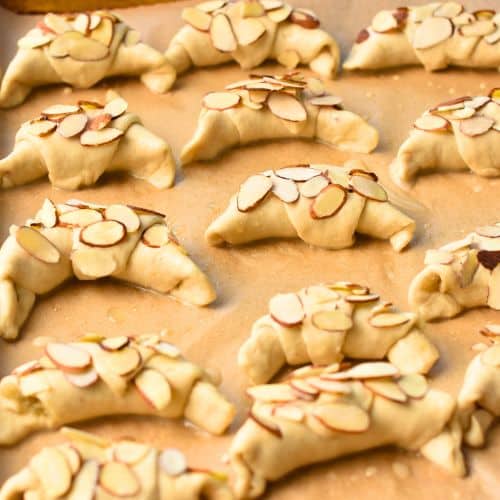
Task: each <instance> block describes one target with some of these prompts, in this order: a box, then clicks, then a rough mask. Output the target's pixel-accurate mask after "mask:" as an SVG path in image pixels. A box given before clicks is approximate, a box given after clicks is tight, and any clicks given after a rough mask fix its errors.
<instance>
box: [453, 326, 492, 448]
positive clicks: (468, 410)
mask: <svg viewBox="0 0 500 500" xmlns="http://www.w3.org/2000/svg"><path fill="white" fill-rule="evenodd" d="M481 333H483V335H485V336H486V337H488V338H489V339H490V340H491V342H492V343H493V345H491V346H489V347H488V348H487V349H486V350H484V351H482V352H481V353H479V354H477V355H476V356H475V357H474V359H473V360H472V361H471V362H470V364H469V366H468V368H467V371H466V372H465V377H464V383H463V385H462V388H461V389H460V392H459V394H458V411H459V414H460V417H461V420H462V425H463V427H464V430H465V432H464V439H465V442H466V443H467V444H468V445H469V446H473V447H480V446H483V445H484V443H485V440H486V433H487V432H488V429H489V428H490V426H491V425H492V424H493V422H494V421H495V419H496V418H498V417H500V324H490V325H486V326H485V327H484V328H483V329H482V330H481Z"/></svg>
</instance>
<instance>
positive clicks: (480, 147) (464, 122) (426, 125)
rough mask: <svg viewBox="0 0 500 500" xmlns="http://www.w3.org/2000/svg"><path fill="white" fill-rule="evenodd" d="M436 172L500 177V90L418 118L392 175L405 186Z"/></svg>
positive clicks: (444, 105)
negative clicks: (439, 170)
mask: <svg viewBox="0 0 500 500" xmlns="http://www.w3.org/2000/svg"><path fill="white" fill-rule="evenodd" d="M435 169H444V170H451V171H456V170H467V169H470V170H472V171H473V172H474V173H476V174H478V175H482V176H484V177H495V176H499V175H500V89H493V90H492V91H491V92H490V94H489V96H475V97H468V96H465V97H459V98H457V99H453V100H452V101H448V102H444V103H442V104H439V105H438V106H436V107H434V108H431V109H430V110H428V111H426V112H425V113H424V114H423V115H422V116H421V117H420V118H417V120H416V121H415V123H414V125H413V130H412V131H411V132H410V136H409V137H408V139H406V141H405V142H404V143H403V144H402V145H401V147H400V148H399V151H398V155H397V158H396V160H395V162H394V163H393V165H392V166H391V173H392V175H393V177H394V180H395V181H396V182H397V183H398V184H403V185H405V184H407V183H410V182H411V181H413V180H414V179H415V177H416V176H417V175H419V174H420V173H425V172H428V171H430V170H435Z"/></svg>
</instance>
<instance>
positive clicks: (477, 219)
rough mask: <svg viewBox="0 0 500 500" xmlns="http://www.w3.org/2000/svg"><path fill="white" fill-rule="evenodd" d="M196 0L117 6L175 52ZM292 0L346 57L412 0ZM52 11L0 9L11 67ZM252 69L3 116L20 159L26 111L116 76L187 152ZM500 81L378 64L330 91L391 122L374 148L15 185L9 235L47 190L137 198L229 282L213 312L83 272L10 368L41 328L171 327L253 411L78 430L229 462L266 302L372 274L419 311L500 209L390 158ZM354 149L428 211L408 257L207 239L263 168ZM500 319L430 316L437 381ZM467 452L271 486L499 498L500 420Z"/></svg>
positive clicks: (34, 321)
mask: <svg viewBox="0 0 500 500" xmlns="http://www.w3.org/2000/svg"><path fill="white" fill-rule="evenodd" d="M194 3H195V2H178V3H175V4H170V5H156V6H149V7H141V8H133V9H127V10H122V11H118V12H119V13H120V14H121V15H123V17H124V18H125V20H126V21H128V22H130V24H132V25H133V26H135V27H136V28H137V29H139V30H140V31H142V33H143V38H144V40H145V41H146V42H148V43H150V44H152V45H153V46H155V47H157V48H159V49H163V48H166V46H167V43H168V41H169V39H170V38H171V37H172V35H173V34H174V33H175V31H176V30H177V29H178V28H179V27H180V26H181V24H182V23H181V20H180V12H181V10H182V8H183V7H185V6H186V5H190V4H194ZM291 3H294V4H295V5H297V6H302V7H310V8H312V9H314V10H316V12H317V13H318V14H319V16H320V18H321V20H322V24H323V27H324V28H325V29H327V30H328V31H329V32H331V33H333V34H334V36H335V37H336V39H337V40H338V42H339V43H340V45H341V47H342V51H343V55H344V57H345V55H346V52H347V50H348V49H349V47H350V45H351V43H352V41H353V40H354V38H355V36H356V34H357V32H358V31H359V30H360V29H361V28H362V27H364V26H365V25H367V24H369V22H370V20H371V18H372V16H373V15H374V14H375V13H376V12H377V10H379V9H380V8H382V7H384V8H389V7H396V6H399V5H400V1H399V0H376V1H375V0H364V1H363V0H323V1H321V0H302V1H292V2H291ZM415 3H424V2H415ZM495 6H496V7H499V4H498V0H496V1H495V0H484V1H482V2H481V5H479V2H473V1H469V2H468V5H467V7H469V8H472V9H477V8H480V7H484V8H487V7H490V8H493V7H495ZM38 18H39V17H38V16H26V17H22V16H18V15H15V14H11V13H10V12H7V11H5V10H0V33H1V35H0V37H1V38H3V40H2V42H3V43H2V50H1V51H0V65H1V67H2V68H5V67H6V65H7V63H8V61H9V60H10V59H11V57H12V56H13V54H14V51H15V43H16V40H17V39H18V38H19V37H20V36H21V35H22V34H23V33H24V32H26V31H27V30H28V29H29V28H30V27H31V26H32V25H33V24H34V23H35V22H36V20H37V19H38ZM272 70H278V71H281V69H280V68H279V67H278V66H274V65H267V66H266V71H272ZM243 77H244V73H243V72H242V71H241V70H240V69H239V67H238V66H236V65H226V66H223V67H220V68H212V69H204V70H203V69H202V70H195V71H192V72H190V73H189V74H187V75H185V76H183V77H181V78H180V79H179V81H178V83H177V84H176V86H175V88H174V89H173V90H172V91H171V92H170V93H168V94H166V95H163V96H157V95H153V94H151V93H150V92H148V90H147V89H146V88H145V87H143V86H142V85H141V84H140V83H139V82H138V81H134V80H114V81H112V82H107V83H105V84H102V85H99V86H98V87H96V88H93V89H90V90H86V91H70V89H68V88H65V87H63V86H60V87H52V88H47V89H43V90H39V91H36V92H35V93H33V94H32V95H31V96H30V97H29V99H28V101H27V102H25V103H24V104H23V105H22V106H20V107H18V108H15V109H13V110H8V111H2V112H0V124H1V132H0V153H1V154H2V155H6V154H7V153H8V152H9V151H10V150H11V147H12V144H13V140H14V134H15V132H16V130H17V128H18V127H19V125H20V124H21V123H22V122H23V121H25V120H27V119H30V118H32V117H34V116H35V115H37V114H38V112H39V111H40V110H41V109H43V108H44V107H46V106H48V105H49V104H53V103H56V102H68V103H69V102H73V101H75V100H77V99H81V98H94V99H103V98H104V93H105V89H106V88H109V87H113V88H115V89H117V90H118V91H119V92H120V93H122V94H123V96H124V97H125V98H126V99H127V100H128V101H129V109H130V110H131V111H136V112H138V113H139V114H140V116H141V117H142V119H143V121H144V124H145V125H146V126H148V127H149V128H151V130H153V131H155V132H156V133H158V134H159V135H161V136H162V137H164V138H165V139H166V140H167V141H168V142H169V143H170V144H171V146H172V147H173V150H174V152H175V154H176V155H177V156H178V155H179V153H180V150H181V147H182V146H183V144H185V143H186V142H187V140H188V139H189V138H190V136H191V134H192V133H193V131H194V129H195V126H196V122H197V117H198V113H199V110H200V100H201V98H202V96H203V95H204V94H205V93H206V92H208V91H211V90H217V89H221V88H222V87H223V86H224V85H226V84H227V83H229V82H232V81H236V80H239V79H241V78H243ZM495 86H500V82H499V77H498V72H496V71H481V72H473V71H460V70H449V71H446V72H441V73H435V74H428V73H426V72H424V70H423V69H422V68H410V69H400V70H394V71H388V72H384V73H379V74H375V73H373V74H371V73H368V74H359V73H355V74H350V73H344V74H342V75H341V77H340V78H339V79H338V80H336V81H334V82H330V83H329V84H328V87H329V89H330V90H331V91H332V92H333V93H335V94H338V95H340V96H342V97H343V98H344V102H345V107H346V109H349V110H352V111H354V112H357V113H359V114H361V115H362V116H365V117H366V118H367V119H368V120H369V121H370V123H372V124H373V125H375V126H376V127H377V129H378V130H379V132H380V137H381V142H380V145H379V147H378V149H377V150H376V152H375V153H373V154H371V155H354V154H345V153H341V152H339V151H336V150H333V149H330V148H328V147H327V146H324V145H321V144H316V143H308V142H303V141H286V142H277V143H269V144H260V145H254V146H249V147H245V148H241V149H235V150H233V151H231V152H229V153H227V154H225V155H224V156H223V157H221V158H220V159H218V160H217V161H214V162H211V163H196V164H193V165H192V166H189V167H187V168H185V170H184V172H183V173H182V174H179V176H178V179H177V184H176V186H175V187H174V188H173V189H170V190H166V191H158V190H155V189H154V188H153V187H151V186H150V185H148V184H146V183H145V182H142V181H139V180H134V179H132V178H130V177H117V176H112V177H110V176H107V177H105V178H104V179H103V180H102V181H101V182H99V184H98V185H97V186H95V187H92V188H90V189H85V190H83V191H80V192H78V193H74V192H69V193H68V192H64V191H60V190H56V189H53V188H51V186H50V184H49V183H48V181H46V180H43V181H40V182H37V183H34V184H31V185H28V186H23V187H20V188H17V189H12V190H8V191H2V192H0V239H1V241H3V240H4V239H5V237H6V236H7V234H8V227H9V225H10V224H12V223H17V224H20V223H23V221H24V220H25V219H26V218H28V217H30V216H32V215H33V214H34V213H35V212H36V210H37V209H38V207H39V206H40V204H41V203H42V201H43V199H44V198H45V197H50V198H51V199H53V200H54V201H56V202H62V201H64V200H66V199H68V198H71V197H79V198H81V199H83V200H88V201H96V202H102V203H115V202H124V203H132V204H135V205H142V206H146V207H150V208H154V209H155V210H159V211H162V212H165V213H166V214H168V216H169V217H170V219H171V221H172V222H173V225H174V228H175V229H176V231H177V235H178V236H179V238H180V240H181V242H182V243H183V244H184V245H185V246H186V247H187V249H188V250H189V252H190V253H191V255H192V257H193V258H194V260H195V261H196V262H197V263H199V264H200V266H201V267H202V268H203V269H204V270H206V271H207V272H208V274H209V276H210V277H211V279H212V280H213V281H214V283H215V285H216V288H217V291H218V294H219V298H218V300H217V302H216V303H215V304H214V305H213V306H211V307H208V308H203V309H199V308H195V307H188V306H185V305H182V304H179V303H177V302H175V301H173V300H171V299H169V298H167V297H163V296H160V295H154V294H149V293H144V292H142V291H139V290H135V289H133V288H130V287H127V286H123V285H121V284H116V283H112V282H105V281H100V282H94V283H78V282H72V283H70V284H68V285H67V286H65V287H64V288H62V289H61V290H58V291H57V292H56V293H54V294H51V295H49V296H47V297H44V298H42V299H41V300H38V302H37V305H36V306H35V308H34V311H33V313H32V314H31V317H30V319H29V321H28V322H27V323H26V325H25V327H24V328H23V331H22V337H21V338H20V340H18V341H17V342H15V343H10V344H8V343H5V342H1V346H0V375H6V374H7V373H9V372H10V370H11V369H12V368H14V367H15V366H16V365H18V364H20V363H21V362H23V361H26V360H28V359H31V358H32V357H35V356H37V355H38V354H39V352H40V349H39V348H37V347H35V346H34V345H33V340H34V339H35V338H36V337H38V336H52V337H55V338H57V339H64V340H69V339H73V338H75V337H77V336H79V335H81V334H82V333H84V332H88V331H96V332H100V333H103V334H106V335H114V334H134V333H138V334H140V333H145V332H155V331H159V330H161V329H164V328H166V329H168V331H169V336H170V339H171V340H172V341H173V342H175V343H176V344H177V345H179V347H181V348H182V350H183V352H184V353H185V355H186V356H187V357H188V358H189V359H192V360H193V361H196V362H199V363H201V364H202V365H203V366H205V367H206V368H208V369H211V370H215V371H217V370H220V371H221V372H222V375H223V379H224V382H223V384H222V390H223V392H224V393H225V394H226V395H227V396H228V397H229V398H230V399H231V400H232V401H233V402H234V403H235V404H236V405H237V407H238V410H239V411H238V417H237V419H236V422H235V423H234V425H233V427H232V428H231V432H230V433H229V434H228V435H226V436H224V437H220V438H216V437H211V436H208V435H206V434H204V433H202V432H200V431H198V430H194V429H193V428H190V427H188V426H186V425H184V424H183V423H181V422H167V421H160V420H157V419H152V418H133V417H131V418H108V419H101V420H99V421H93V422H89V423H84V424H80V425H79V426H78V427H80V428H82V429H85V430H88V431H92V432H96V433H99V434H102V435H104V436H108V437H120V436H126V435H133V436H135V437H136V438H139V439H142V440H144V441H148V442H151V443H154V444H155V445H157V446H159V447H162V446H178V447H180V448H182V449H183V450H184V451H185V452H186V453H187V454H188V456H189V457H190V459H191V463H192V465H195V466H200V467H203V466H206V467H211V468H223V467H224V465H223V464H221V461H220V460H221V457H222V456H223V454H224V453H225V451H226V449H227V447H228V445H229V443H230V440H231V438H232V435H233V434H234V432H235V430H236V429H237V428H238V426H239V425H240V424H241V422H242V420H243V419H244V417H245V414H246V411H247V409H248V400H247V399H246V398H245V396H244V389H245V387H246V382H247V381H246V379H245V377H244V376H243V375H242V374H241V373H240V372H239V370H238V368H237V365H236V353H237V350H238V348H239V346H240V345H241V343H242V342H243V341H244V339H245V338H246V337H247V336H248V334H249V332H250V328H251V325H252V323H253V321H255V320H256V319H257V318H258V317H259V316H260V315H262V314H264V313H265V312H266V310H267V302H268V300H269V298H270V297H271V296H272V295H274V294H275V293H278V292H281V291H293V290H297V289H299V288H301V287H303V286H307V285H310V284H314V283H318V282H321V281H325V280H352V281H355V282H359V283H363V284H366V285H368V286H370V287H371V288H372V289H373V290H374V291H376V292H378V293H380V294H381V295H382V297H384V298H385V299H386V300H390V301H393V302H394V303H395V304H397V305H398V306H400V307H401V308H403V309H404V308H406V307H407V289H408V285H409V283H410V281H411V279H412V278H413V276H414V275H415V274H416V273H417V272H418V271H419V270H420V269H421V268H422V265H423V257H424V253H425V250H426V249H428V248H434V247H436V246H438V245H441V244H444V243H446V242H448V241H452V240H455V239H459V238H461V237H462V236H463V235H464V234H465V233H467V232H469V231H471V230H472V229H473V228H475V227H476V226H478V225H484V224H487V223H492V222H496V221H497V220H500V217H499V212H500V210H499V206H500V203H499V197H498V193H499V188H500V179H484V178H480V177H477V176H474V175H473V174H470V173H457V174H447V175H445V174H436V175H431V176H427V177H421V178H420V179H419V181H418V183H417V185H416V187H415V188H414V189H413V190H412V191H411V192H410V193H409V194H404V193H403V192H401V191H398V190H397V188H396V187H395V186H394V185H392V184H391V183H390V180H389V178H388V168H387V167H388V164H389V162H390V161H391V160H392V159H393V157H394V155H395V153H396V151H397V148H398V146H399V145H400V143H401V142H402V141H403V140H404V139H405V138H406V136H407V133H408V130H409V127H410V125H411V124H412V122H413V120H414V119H415V118H416V117H417V116H419V115H420V114H421V112H422V111H423V110H424V109H426V108H428V107H430V106H431V105H434V104H436V103H438V102H441V101H444V100H447V99H450V98H453V97H457V96H460V95H464V94H470V95H474V94H479V93H482V92H483V93H484V92H487V91H488V90H489V89H490V88H492V87H495ZM351 158H360V159H362V160H365V161H366V162H367V165H368V166H369V167H370V168H371V169H373V170H374V171H375V172H377V174H378V175H379V176H380V177H381V179H382V182H385V183H386V185H387V186H388V187H390V189H391V191H392V192H393V193H395V194H396V195H397V196H398V198H399V197H401V196H403V197H404V201H405V204H406V205H407V207H408V210H407V211H408V213H409V214H411V215H412V216H414V217H415V218H416V220H417V222H418V234H417V237H416V239H415V241H414V242H413V244H412V245H411V247H410V248H409V249H408V250H407V251H405V252H403V253H402V254H396V253H395V252H394V251H393V250H392V249H391V247H390V245H389V243H388V242H377V241H373V240H360V241H359V243H358V244H357V245H356V246H355V247H353V248H351V249H346V250H341V251H335V252H332V251H327V250H321V249H318V248H312V247H308V246H306V245H305V244H304V243H301V242H299V241H293V242H292V241H290V242H287V241H281V242H278V241H272V242H265V243H259V244H254V245H250V246H247V247H240V248H229V249H227V248H212V247H209V246H208V245H207V244H206V243H205V241H204V238H203V233H204V231H205V229H206V227H207V226H208V224H209V223H210V222H211V221H212V220H213V219H214V218H215V217H216V216H217V215H218V214H219V213H221V212H222V210H223V209H224V208H225V206H226V204H227V202H228V200H229V197H230V196H231V195H232V194H233V193H234V192H235V191H236V190H237V188H238V186H239V185H240V183H241V182H242V181H243V180H244V179H245V178H246V177H248V176H249V175H251V174H252V173H256V172H259V171H262V170H265V169H267V168H271V167H278V166H280V165H287V164H295V163H306V162H311V163H313V162H321V163H326V162H328V163H342V162H343V161H345V160H347V159H351ZM499 316H500V313H499V312H495V311H492V310H487V309H481V310H475V311H471V312H468V313H467V314H465V315H463V316H461V317H459V318H456V319H453V320H449V321H445V322H441V323H434V324H430V325H428V327H427V333H428V335H429V336H430V338H431V339H432V340H433V341H434V342H435V343H436V344H437V345H438V347H439V349H440V351H441V360H440V362H439V364H438V365H437V367H436V368H435V369H434V370H433V376H434V380H435V382H434V383H435V386H436V387H440V388H444V389H447V390H449V391H451V392H452V393H454V394H455V393H456V392H457V390H458V388H459V386H460V383H461V381H462V378H463V373H464V370H465V367H466V366H467V363H468V362H469V360H470V359H471V358H472V357H473V356H474V354H475V352H474V351H473V350H471V346H472V345H473V344H475V343H476V342H480V341H481V337H480V336H479V334H478V331H479V329H480V327H481V326H483V325H484V324H485V323H486V322H493V321H497V322H498V321H499V320H500V318H499ZM399 425H404V422H402V423H400V424H399ZM58 439H59V437H58V436H57V433H49V432H47V433H39V434H37V435H35V436H33V437H32V438H30V439H27V440H26V441H24V442H23V443H22V444H20V445H17V446H15V447H12V448H10V449H2V450H0V482H3V481H4V480H5V479H6V478H7V477H8V476H9V475H10V474H12V473H13V472H15V471H16V470H18V469H19V468H20V467H21V466H22V465H24V464H25V462H26V461H27V460H28V459H29V457H30V456H31V455H32V454H33V453H34V452H35V451H36V450H38V449H40V447H42V446H43V445H46V444H48V443H51V442H54V441H56V440H58ZM467 459H468V462H469V465H470V475H469V476H468V477H467V478H466V479H456V478H452V477H450V476H448V475H447V474H446V473H445V472H443V471H441V470H440V469H439V468H438V467H437V466H435V465H432V464H431V463H430V462H428V461H426V460H425V459H423V458H421V457H417V456H416V455H415V454H414V453H405V452H401V451H397V450H394V449H385V450H381V451H374V452H367V453H364V454H361V455H357V456H355V457H350V458H345V459H343V460H338V461H336V462H332V463H328V464H325V465H320V466H314V467H310V468H308V469H306V470H304V471H300V472H298V473H296V474H293V475H291V476H289V477H287V478H285V479H284V480H282V481H280V482H279V483H277V484H276V485H274V486H272V487H271V488H269V490H268V494H267V496H266V498H270V499H274V500H277V499H287V500H295V499H305V498H307V499H310V498H343V499H359V498H368V499H369V498H384V499H386V500H390V499H401V498H405V499H421V498H422V495H425V498H426V499H443V498H446V499H472V498H474V499H493V498H498V491H499V488H500V480H499V479H498V470H497V469H498V463H499V460H500V426H497V427H496V429H494V430H493V431H492V432H491V433H490V436H489V440H488V446H487V448H486V449H484V450H476V451H472V452H468V453H467Z"/></svg>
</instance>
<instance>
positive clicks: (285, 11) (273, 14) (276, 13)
mask: <svg viewBox="0 0 500 500" xmlns="http://www.w3.org/2000/svg"><path fill="white" fill-rule="evenodd" d="M292 10H293V9H292V7H291V6H290V5H288V4H285V5H283V7H280V8H279V9H274V10H271V11H269V12H267V17H269V19H271V21H273V22H274V23H276V24H279V23H282V22H283V21H286V20H287V19H288V18H289V17H290V14H291V13H292Z"/></svg>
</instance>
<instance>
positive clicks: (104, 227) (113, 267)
mask: <svg viewBox="0 0 500 500" xmlns="http://www.w3.org/2000/svg"><path fill="white" fill-rule="evenodd" d="M9 231H10V236H9V237H8V238H7V239H6V240H5V242H4V243H3V245H2V247H1V248H0V303H1V304H2V307H1V308H0V337H1V336H3V337H4V338H7V339H14V338H16V337H17V336H18V334H19V330H20V328H21V327H22V325H23V324H24V322H25V321H26V319H27V317H28V315H29V313H30V311H31V309H32V308H33V305H34V302H35V298H36V296H37V295H43V294H46V293H48V292H51V291H52V290H54V289H56V288H57V287H58V286H60V285H61V284H63V283H65V282H66V281H68V280H69V279H70V278H73V277H75V278H77V279H79V280H96V279H99V278H105V277H111V278H115V279H118V280H121V281H125V282H127V283H129V284H132V285H136V286H139V287H141V288H144V289H147V290H152V291H156V292H159V293H164V294H170V295H171V296H173V297H175V298H177V299H179V300H181V301H184V302H188V303H191V304H195V305H207V304H209V303H210V302H212V301H214V300H215V291H214V289H213V287H212V285H211V284H210V282H209V280H208V278H207V276H206V275H205V274H204V273H203V272H202V271H201V270H200V269H199V268H198V266H196V264H195V263H194V262H193V261H192V260H191V259H190V258H189V256H188V255H187V252H186V250H185V249H184V247H182V245H181V244H180V243H179V242H178V240H177V239H176V237H175V235H174V234H173V232H172V230H171V229H170V227H169V226H168V224H167V221H166V219H165V216H164V215H162V214H160V213H158V212H153V211H151V210H148V209H143V208H138V207H133V206H128V205H120V204H116V205H97V204H93V203H87V202H83V201H78V200H69V201H67V202H66V203H62V204H58V205H55V204H54V203H52V202H51V201H50V200H48V199H47V200H45V201H44V203H43V205H42V208H41V209H40V210H39V211H38V213H37V214H36V215H35V218H34V219H30V220H28V221H27V222H26V224H25V225H23V226H15V225H13V226H11V227H10V230H9Z"/></svg>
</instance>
